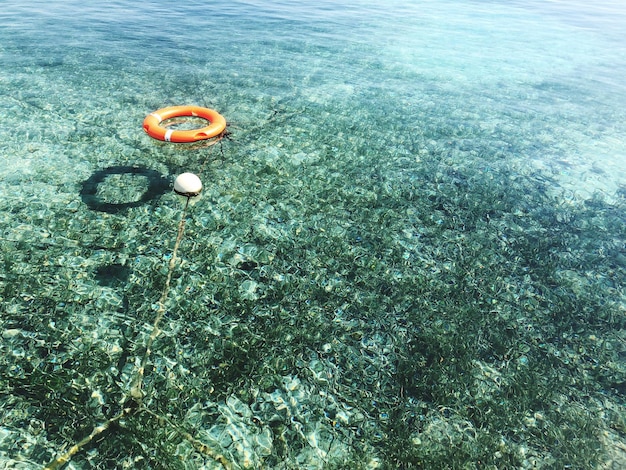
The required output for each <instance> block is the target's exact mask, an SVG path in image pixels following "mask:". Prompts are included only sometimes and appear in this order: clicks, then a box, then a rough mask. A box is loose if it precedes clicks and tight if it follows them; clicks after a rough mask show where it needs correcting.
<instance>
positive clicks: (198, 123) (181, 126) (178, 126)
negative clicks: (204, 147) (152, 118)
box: [161, 116, 211, 131]
mask: <svg viewBox="0 0 626 470" xmlns="http://www.w3.org/2000/svg"><path fill="white" fill-rule="evenodd" d="M210 125H211V121H209V120H208V119H205V118H201V117H199V116H178V117H173V118H169V119H164V120H163V122H161V126H162V127H166V128H167V129H172V130H174V131H193V130H196V129H202V128H203V127H207V126H210Z"/></svg>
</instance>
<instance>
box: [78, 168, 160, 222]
mask: <svg viewBox="0 0 626 470" xmlns="http://www.w3.org/2000/svg"><path fill="white" fill-rule="evenodd" d="M111 175H130V176H141V177H144V178H145V179H146V181H147V187H146V189H145V190H144V192H143V193H142V195H141V197H139V198H138V199H135V200H132V201H126V202H111V201H107V200H106V199H105V198H103V197H102V196H101V195H99V194H98V188H99V187H100V185H101V184H103V183H104V182H105V180H106V179H107V178H108V177H109V176H111ZM169 188H170V180H169V179H168V178H167V177H165V176H163V175H161V173H159V172H158V171H156V170H150V169H148V168H139V167H134V166H111V167H109V168H103V169H101V170H98V171H96V172H95V173H94V174H93V175H91V176H90V177H89V178H88V179H86V180H85V181H84V182H83V185H82V189H81V191H80V197H81V199H82V200H83V202H84V203H85V204H86V205H87V207H89V208H90V209H91V210H94V211H100V212H108V213H109V214H115V213H116V212H120V211H122V210H124V209H128V208H130V207H137V206H140V205H142V204H145V203H147V202H148V201H150V200H151V199H155V198H157V197H159V196H161V195H162V194H165V193H166V192H167V191H169Z"/></svg>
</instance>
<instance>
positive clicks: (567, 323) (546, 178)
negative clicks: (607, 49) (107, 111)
mask: <svg viewBox="0 0 626 470" xmlns="http://www.w3.org/2000/svg"><path fill="white" fill-rule="evenodd" d="M311 106H312V105H311ZM314 114H315V115H322V114H323V112H322V110H320V109H316V110H315V113H314ZM307 115H308V114H307V113H305V112H303V110H302V109H295V107H294V109H290V108H289V105H280V106H279V107H278V109H277V111H276V112H275V113H274V114H272V115H271V117H270V118H268V121H267V122H266V123H264V125H266V126H268V127H271V128H272V134H267V133H266V134H263V135H260V136H259V133H258V132H257V131H258V129H256V130H250V131H241V130H239V131H237V129H234V130H233V140H232V141H231V142H221V143H220V145H219V146H215V147H212V148H213V149H214V150H211V153H209V152H208V151H207V150H206V149H202V148H197V147H193V148H192V147H188V148H187V147H183V148H182V149H181V148H177V149H176V150H172V149H169V148H167V147H164V146H162V145H160V144H158V145H152V146H151V147H145V148H142V151H143V152H145V154H146V155H145V156H144V157H142V158H138V159H137V161H133V162H128V161H124V162H121V163H120V164H117V163H115V164H110V163H109V162H107V166H106V167H105V168H101V167H100V166H98V165H97V164H96V163H97V162H94V167H95V169H94V174H93V175H92V176H91V177H86V179H85V180H84V181H85V182H84V183H81V182H77V184H76V194H75V195H74V196H73V197H74V199H75V200H76V201H80V200H81V197H82V203H78V202H71V203H70V204H69V205H68V204H67V203H60V202H51V203H49V204H47V203H46V202H45V201H37V202H36V203H34V204H31V205H14V206H9V205H8V203H4V205H3V206H1V210H2V211H3V214H4V215H3V217H5V220H3V226H5V227H9V223H8V222H7V221H8V220H19V221H20V225H19V226H18V227H17V228H15V229H11V230H9V229H8V228H7V229H6V230H5V232H4V235H3V238H1V239H0V242H1V244H0V247H1V250H2V251H1V257H2V258H1V262H2V269H1V270H0V289H1V290H0V301H1V302H2V305H3V312H2V315H1V316H0V327H1V331H2V342H1V343H0V344H1V351H0V353H1V354H0V377H2V380H1V381H0V403H1V405H0V416H1V417H2V423H3V427H2V431H1V434H0V455H1V456H2V458H3V459H5V460H6V461H8V462H10V463H11V465H14V466H16V468H32V467H37V466H43V465H45V464H48V463H51V462H54V459H55V458H57V457H58V456H59V455H62V454H63V453H64V452H67V451H68V449H70V448H71V446H72V445H74V444H76V443H78V442H80V441H81V440H83V439H85V438H86V437H88V436H90V434H92V433H93V432H94V430H98V429H101V428H98V427H99V426H103V424H104V423H107V424H106V429H102V432H98V433H96V434H95V435H93V438H90V439H88V441H89V442H87V443H86V444H85V445H84V446H81V449H80V450H79V451H78V452H76V453H75V455H73V456H72V463H73V465H75V466H76V467H77V468H113V467H115V468H173V469H175V468H346V469H347V468H350V469H355V468H389V469H398V468H402V469H405V468H407V469H408V468H582V467H584V468H597V467H598V466H601V465H606V464H609V463H615V462H617V463H619V462H622V461H623V458H624V455H623V453H624V450H623V449H624V440H625V438H626V436H625V433H626V427H625V416H624V411H623V402H624V395H625V393H626V385H625V384H626V381H625V374H624V372H625V362H624V355H625V354H626V347H625V339H626V338H625V337H624V321H625V315H624V314H625V313H626V303H625V298H624V281H625V272H626V258H625V255H624V253H625V248H626V228H625V227H626V224H625V220H624V214H625V210H624V209H625V206H626V200H625V199H624V194H623V192H619V191H618V192H617V193H616V194H615V196H614V197H611V198H607V197H605V195H601V194H596V195H595V196H594V197H592V198H573V197H566V194H565V193H564V192H563V191H561V190H560V188H559V185H558V181H557V180H556V179H555V178H554V175H552V174H550V173H549V172H547V171H545V170H539V169H536V168H535V167H533V165H532V164H530V163H529V162H528V161H526V159H525V158H523V156H524V155H525V154H527V153H528V149H529V148H530V146H531V145H533V144H532V143H529V142H527V143H523V142H522V143H509V144H504V143H503V141H499V140H498V139H497V138H495V139H493V138H492V139H487V138H485V136H484V135H482V134H481V132H480V131H478V130H477V129H475V128H472V127H471V126H464V125H458V123H455V122H454V120H450V119H448V118H441V121H438V122H434V123H433V124H432V126H430V127H429V126H423V127H422V128H421V129H420V130H419V131H418V130H416V131H415V132H412V133H410V135H409V133H406V132H400V130H399V132H398V133H397V134H396V137H394V138H389V136H388V135H377V134H376V132H372V131H371V129H369V128H366V124H363V127H359V126H354V125H353V124H351V122H353V119H352V118H351V117H350V116H347V115H342V114H341V112H340V111H339V110H336V112H334V114H333V119H332V124H331V121H328V122H327V124H328V125H327V126H326V128H325V129H324V133H323V134H322V135H315V136H313V135H312V133H314V132H316V130H315V127H314V126H311V125H309V124H311V123H310V122H308V121H307V120H308V119H309V118H308V117H307ZM366 118H367V116H364V117H363V119H361V122H363V123H367V122H371V121H368V119H366ZM403 119H406V117H403ZM390 122H391V123H394V122H396V120H394V119H391V118H390ZM444 122H445V123H446V124H444ZM332 126H336V127H335V128H333V127H332ZM276 136H280V138H279V139H277V137H276ZM218 148H219V150H217V149H218ZM244 155H245V158H244V157H242V156H244ZM198 156H200V158H199V157H198ZM202 158H206V162H205V163H201V160H202ZM147 162H149V163H147ZM153 162H156V163H153ZM189 162H193V165H195V166H190V163H189ZM122 163H123V164H122ZM141 165H144V166H146V167H149V168H150V169H149V170H148V169H147V168H144V167H142V166H141ZM201 165H202V167H203V168H204V170H203V172H202V179H203V182H204V187H205V189H204V191H203V195H202V198H201V199H200V200H199V201H198V202H196V203H195V204H194V205H193V206H191V207H189V208H188V210H187V212H183V210H182V206H181V205H180V204H179V202H178V201H177V200H176V199H175V197H174V196H173V195H171V194H169V193H164V188H165V186H166V183H167V182H168V181H169V179H168V178H169V177H167V176H166V173H168V172H169V173H170V174H175V173H177V172H179V171H180V170H181V169H182V170H195V169H197V168H198V167H200V166H201ZM129 184H131V185H133V186H136V187H137V191H136V192H137V194H140V196H139V197H135V198H134V199H133V198H130V197H129V196H128V194H127V191H126V190H127V188H128V186H129ZM151 187H154V188H156V189H158V194H157V196H158V197H154V196H155V195H154V194H152V193H150V192H149V191H148V190H149V188H151ZM181 217H182V220H184V221H185V231H184V236H183V237H182V238H181V240H180V247H179V248H178V259H176V260H174V261H175V262H173V263H171V260H172V252H173V250H174V243H175V242H174V241H175V240H176V237H177V233H179V232H177V230H178V229H177V227H180V225H179V223H180V220H181ZM168 266H173V271H172V272H171V279H169V278H168V275H169V270H168ZM168 279H169V280H168ZM166 280H167V281H166ZM170 281H171V282H170ZM165 289H168V296H167V298H165V299H164V301H163V307H162V306H161V305H160V301H159V298H160V296H161V293H162V292H164V291H165ZM161 308H165V311H164V316H163V319H162V321H161V324H160V330H161V334H160V335H158V336H157V337H156V338H154V343H153V344H152V346H151V348H150V351H151V352H150V355H149V356H146V345H147V344H148V341H149V338H150V335H151V333H152V331H153V326H154V322H155V317H157V315H158V313H159V312H160V309H161ZM144 357H147V362H146V366H147V367H146V370H145V375H144V376H143V396H142V397H141V398H138V397H133V396H132V389H133V386H132V385H133V382H134V380H135V379H136V376H137V369H138V368H139V367H140V364H141V361H142V358H144ZM620 459H622V460H620ZM581 462H584V464H581ZM20 466H21V467H20ZM51 468H52V466H51Z"/></svg>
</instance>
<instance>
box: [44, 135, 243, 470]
mask: <svg viewBox="0 0 626 470" xmlns="http://www.w3.org/2000/svg"><path fill="white" fill-rule="evenodd" d="M225 135H226V134H225V133H223V134H222V135H221V136H219V137H218V138H217V140H216V141H214V142H211V143H209V145H208V147H212V146H213V145H215V144H216V143H218V142H220V141H221V140H222V138H223V137H224V136H225ZM220 148H221V147H220ZM222 152H223V149H222ZM209 156H210V152H209V153H207V156H206V158H205V159H204V161H203V162H202V165H201V166H200V171H199V172H198V175H199V176H201V175H202V173H203V172H204V169H205V167H206V164H207V162H208V160H209ZM190 199H191V197H189V196H188V197H187V200H186V201H185V206H184V208H183V212H182V214H181V217H180V221H179V222H178V231H177V235H176V242H175V243H174V248H173V250H172V256H171V258H170V260H169V263H168V269H167V277H166V279H165V285H164V286H163V291H162V292H161V296H160V297H159V300H158V309H157V313H156V317H155V319H154V322H153V324H152V331H151V332H150V336H149V337H148V340H147V341H146V350H145V352H144V355H143V357H142V358H141V363H140V366H139V368H138V369H137V372H136V374H135V377H134V378H133V380H132V382H131V383H132V385H131V386H130V390H129V392H128V394H124V397H123V399H122V404H123V405H126V406H125V407H124V408H123V409H122V412H121V413H119V414H118V415H116V416H114V417H113V418H110V419H109V420H107V421H105V422H104V423H103V424H100V425H98V426H96V427H95V428H93V430H92V431H91V433H90V434H89V435H88V436H86V437H85V438H83V439H82V440H80V441H78V442H76V443H75V444H74V445H73V446H72V447H70V448H69V450H68V451H66V452H64V453H63V454H61V455H59V456H57V457H56V458H55V459H54V460H52V461H51V462H50V463H48V464H47V465H46V466H45V467H44V470H56V469H59V468H61V467H62V466H63V465H65V464H66V463H68V462H69V461H70V460H71V459H72V457H74V456H75V455H76V454H77V453H79V452H80V451H81V450H82V449H83V447H85V446H86V445H88V444H90V443H91V442H92V441H93V440H94V439H95V438H97V437H98V436H100V435H102V434H103V433H105V432H107V431H108V430H109V429H110V428H111V426H112V425H114V424H115V423H117V422H118V421H120V420H121V419H122V418H124V417H126V416H130V415H133V414H136V413H140V412H146V413H147V414H149V415H151V416H153V417H155V418H157V419H159V420H163V421H164V422H166V423H167V424H169V425H170V427H172V428H174V430H175V431H176V432H177V433H178V434H179V435H180V436H182V437H183V438H184V439H185V440H187V441H188V442H189V443H190V444H191V445H192V446H193V448H194V449H195V450H196V451H197V452H200V453H201V454H204V455H207V456H208V457H211V458H212V459H213V460H215V461H216V462H218V463H220V464H221V465H222V467H223V468H225V469H227V470H230V469H231V468H233V465H232V464H231V463H230V462H229V461H228V460H227V459H226V457H225V456H223V455H222V454H220V453H218V452H215V451H214V450H213V449H211V448H210V447H209V446H208V445H206V444H204V443H203V442H201V441H199V440H198V439H196V438H195V437H193V436H192V435H191V434H190V433H189V432H187V431H185V430H184V429H182V428H181V427H180V426H178V425H176V424H175V423H173V422H172V421H171V420H169V419H167V418H165V417H163V416H161V415H159V414H157V413H155V412H153V411H151V410H149V409H147V408H145V407H143V406H142V400H143V398H144V391H143V383H144V378H145V369H146V366H147V364H148V360H149V358H150V355H151V353H152V345H153V343H154V341H155V340H156V338H157V336H159V334H160V333H161V329H160V328H159V324H160V323H161V320H163V317H164V316H165V313H166V312H167V308H166V306H165V304H166V302H167V298H168V296H169V292H170V285H171V282H172V276H173V275H174V270H175V269H176V263H177V261H178V250H179V248H180V244H181V242H182V240H183V238H184V233H185V223H186V216H187V212H188V208H189V202H190ZM128 404H133V405H134V406H128Z"/></svg>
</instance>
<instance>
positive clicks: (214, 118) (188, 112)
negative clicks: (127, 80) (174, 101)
mask: <svg viewBox="0 0 626 470" xmlns="http://www.w3.org/2000/svg"><path fill="white" fill-rule="evenodd" d="M185 116H190V117H199V118H202V119H204V120H206V121H209V125H208V126H206V127H202V128H200V129H192V130H187V131H185V130H175V129H168V128H167V127H166V126H162V125H161V123H162V122H163V121H165V120H167V119H172V118H177V117H185ZM225 129H226V119H224V117H223V116H222V115H221V114H220V113H218V112H217V111H214V110H212V109H209V108H201V107H200V106H170V107H169V108H162V109H158V110H156V111H155V112H153V113H150V114H148V115H147V116H146V118H145V119H144V120H143V130H144V131H146V133H147V134H148V135H149V136H150V137H152V138H153V139H157V140H162V141H164V142H174V143H188V142H198V141H199V140H206V139H211V138H213V137H217V136H219V135H220V134H221V133H222V132H224V130H225Z"/></svg>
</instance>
